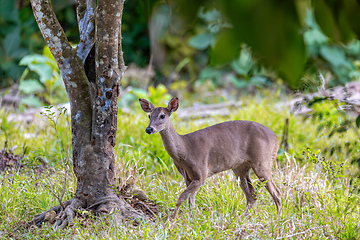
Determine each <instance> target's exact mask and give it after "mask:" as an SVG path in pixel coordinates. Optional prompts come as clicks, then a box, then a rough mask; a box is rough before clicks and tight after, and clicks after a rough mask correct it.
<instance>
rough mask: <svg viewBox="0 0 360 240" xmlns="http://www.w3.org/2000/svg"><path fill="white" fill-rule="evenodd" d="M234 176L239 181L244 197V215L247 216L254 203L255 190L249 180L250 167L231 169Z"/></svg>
mask: <svg viewBox="0 0 360 240" xmlns="http://www.w3.org/2000/svg"><path fill="white" fill-rule="evenodd" d="M233 172H234V173H235V176H236V177H237V179H239V180H240V187H241V189H242V190H243V192H244V194H245V197H246V208H245V211H244V215H248V213H249V210H250V209H251V208H252V206H253V205H254V203H255V200H256V198H255V189H254V187H253V185H252V183H251V179H250V166H249V165H246V166H240V167H237V168H235V169H233Z"/></svg>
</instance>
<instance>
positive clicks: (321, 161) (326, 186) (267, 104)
mask: <svg viewBox="0 0 360 240" xmlns="http://www.w3.org/2000/svg"><path fill="white" fill-rule="evenodd" d="M243 101H244V104H243V106H242V107H241V108H240V109H233V110H232V113H231V116H229V117H227V118H220V117H217V116H214V117H213V118H212V119H208V120H207V121H201V122H200V121H197V120H196V119H191V120H188V121H183V122H181V121H180V120H179V119H177V117H176V114H175V115H174V116H173V117H172V118H173V119H172V121H173V123H174V125H175V128H176V129H177V130H178V132H179V133H181V134H184V133H187V132H190V131H194V130H197V129H200V128H202V127H205V126H208V125H210V124H213V123H215V122H221V121H225V120H230V119H231V120H234V119H244V120H245V119H246V120H253V121H257V122H259V123H261V124H264V125H265V126H268V127H269V128H271V129H273V130H274V131H275V133H276V134H277V135H278V136H279V139H281V138H282V133H283V127H284V123H285V119H286V118H289V136H288V139H289V146H290V149H289V153H286V154H285V153H283V154H281V155H279V156H278V160H277V161H276V162H275V164H274V172H273V176H274V181H275V183H276V184H277V186H278V187H279V189H280V191H281V192H282V204H283V213H282V216H281V218H280V219H278V218H277V214H276V207H275V204H274V202H273V200H272V198H271V196H270V195H269V194H268V192H267V191H266V190H265V189H264V188H263V184H261V183H260V181H258V180H257V179H256V177H255V176H254V175H252V179H253V180H254V181H253V182H254V186H255V188H256V189H257V202H256V204H255V206H254V207H253V209H251V211H250V215H249V216H248V217H242V216H241V213H242V212H243V210H244V209H245V205H246V200H245V197H244V194H243V193H242V191H241V189H240V188H239V187H238V186H237V183H236V181H235V177H234V176H233V174H232V172H231V171H227V172H223V173H220V174H218V175H215V176H213V177H211V178H209V179H208V180H207V181H206V183H205V184H204V185H203V186H202V187H201V188H200V190H199V191H198V193H197V195H196V204H197V207H196V208H195V209H194V210H193V211H190V209H189V206H188V204H187V203H186V204H183V206H182V207H181V208H180V213H179V216H178V218H177V220H176V221H175V222H173V223H171V222H169V221H168V220H166V217H167V216H168V214H169V213H170V212H171V211H172V210H173V209H174V207H175V203H176V199H177V197H178V196H179V195H180V193H181V192H182V191H183V190H184V189H185V183H184V181H183V179H182V177H181V176H180V174H179V173H178V172H177V170H176V168H175V167H174V165H173V163H172V160H171V159H170V157H169V156H168V154H167V153H166V151H165V149H164V147H163V145H162V142H161V138H160V136H159V134H156V135H151V136H149V135H147V134H145V128H146V126H147V124H148V118H147V116H146V114H144V113H140V112H136V113H130V114H125V113H121V112H120V114H119V119H118V133H117V136H118V137H117V142H116V147H115V153H116V162H117V176H118V178H117V184H119V185H123V184H125V183H130V184H134V185H135V186H134V187H136V188H140V189H142V190H143V191H145V192H146V194H147V195H148V197H149V199H151V200H153V201H155V202H156V203H157V204H158V205H159V206H161V212H160V215H159V216H158V220H156V221H155V222H151V221H149V222H144V223H142V224H141V225H139V226H133V225H131V223H126V222H125V223H116V222H114V221H113V220H112V219H111V217H110V218H106V219H97V220H94V219H92V218H79V219H78V220H77V222H76V223H75V225H74V226H73V227H71V228H68V229H66V230H63V231H60V230H58V229H53V228H52V227H51V226H47V225H45V226H43V227H42V228H34V229H30V230H21V231H20V230H19V229H18V226H19V222H22V221H26V220H29V219H30V218H31V217H32V216H33V215H34V214H38V213H41V212H43V211H45V210H47V209H49V208H50V207H51V206H52V205H58V201H57V199H56V197H55V196H54V194H52V192H51V191H50V190H49V188H48V187H46V186H49V185H51V183H54V182H61V181H62V179H63V174H64V173H63V172H62V171H64V169H63V168H62V167H61V155H60V151H59V148H58V143H59V141H60V145H61V147H62V148H63V150H62V152H66V151H67V149H68V147H71V146H70V145H69V140H68V134H69V126H68V123H67V121H66V119H65V118H64V119H59V122H58V126H57V132H58V134H55V132H54V129H53V128H51V127H50V126H49V125H47V124H46V122H44V121H42V120H41V122H40V123H41V124H39V122H38V123H34V124H29V125H28V126H26V127H23V125H21V124H20V123H16V122H11V123H9V124H8V125H7V126H6V127H7V134H6V136H5V134H0V143H3V142H5V140H7V145H8V147H9V148H12V147H13V146H18V147H17V148H16V149H15V150H14V152H15V153H16V154H19V155H24V158H23V163H24V165H26V169H27V170H26V171H24V170H22V171H19V172H15V173H13V174H11V175H10V174H2V175H1V176H0V238H3V239H8V238H14V239H19V238H21V239H68V238H69V239H240V238H245V239H334V238H335V239H358V238H359V237H360V234H359V232H360V231H359V230H360V229H359V228H360V225H359V219H360V206H359V203H360V202H359V201H360V198H359V190H358V186H359V180H358V176H359V173H358V168H357V166H354V165H351V164H350V160H351V159H352V158H354V157H356V154H358V151H359V149H358V147H357V146H353V147H354V148H355V150H354V151H352V152H351V153H349V152H347V150H346V148H341V149H337V150H336V151H335V152H334V153H333V155H331V156H330V155H329V154H324V153H323V152H322V150H323V149H324V148H327V147H329V146H332V145H335V144H336V145H341V144H345V143H346V142H350V141H354V140H356V137H355V135H354V134H352V133H351V132H348V133H346V134H343V135H339V136H338V137H337V138H328V133H327V132H326V129H324V130H322V131H321V132H319V131H318V130H317V126H318V125H319V124H321V120H319V119H315V120H306V121H303V119H302V118H301V117H296V116H293V115H292V114H290V112H289V111H288V110H287V109H286V108H284V107H282V105H281V104H279V103H278V102H277V100H276V99H273V98H271V97H270V96H268V97H265V98H253V99H244V100H243ZM0 114H2V116H1V115H0V119H2V120H1V121H2V122H1V123H0V124H4V121H5V120H4V117H3V116H4V113H3V112H2V113H0ZM29 135H30V136H33V137H31V138H28V137H27V136H29ZM1 147H2V146H1ZM70 150H71V149H70ZM38 156H41V157H42V158H43V159H45V160H46V161H47V162H48V164H49V166H50V170H48V171H46V172H44V173H41V174H39V173H38V172H36V171H35V169H36V167H37V165H38V164H39V162H38V160H37V159H38ZM340 165H341V166H340ZM75 187H76V183H75V180H74V179H73V177H72V178H70V180H69V181H68V187H67V190H66V193H65V200H67V199H70V198H71V197H72V196H73V194H74V192H75ZM53 191H57V192H56V193H57V194H61V188H55V189H54V190H53Z"/></svg>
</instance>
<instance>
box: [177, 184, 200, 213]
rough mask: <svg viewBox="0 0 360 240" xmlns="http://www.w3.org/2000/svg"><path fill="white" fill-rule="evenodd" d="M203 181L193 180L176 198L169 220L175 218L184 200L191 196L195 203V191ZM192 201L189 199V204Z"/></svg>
mask: <svg viewBox="0 0 360 240" xmlns="http://www.w3.org/2000/svg"><path fill="white" fill-rule="evenodd" d="M203 182H204V181H200V180H193V181H192V182H191V183H190V184H189V186H188V187H187V188H186V190H185V191H184V192H183V193H182V194H181V195H180V197H179V198H178V200H177V201H176V208H175V211H174V213H173V214H172V216H171V218H173V219H174V218H176V216H177V213H178V211H179V208H180V206H181V204H183V202H185V200H186V199H188V197H189V196H191V197H192V198H193V199H194V202H195V193H196V191H197V190H198V189H199V188H200V187H201V185H202V184H203ZM191 201H193V200H192V199H190V202H191Z"/></svg>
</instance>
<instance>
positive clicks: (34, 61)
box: [19, 47, 67, 107]
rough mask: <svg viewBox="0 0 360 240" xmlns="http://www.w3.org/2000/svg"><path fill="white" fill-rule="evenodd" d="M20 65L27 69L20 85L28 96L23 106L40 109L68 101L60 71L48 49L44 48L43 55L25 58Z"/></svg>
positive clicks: (23, 100)
mask: <svg viewBox="0 0 360 240" xmlns="http://www.w3.org/2000/svg"><path fill="white" fill-rule="evenodd" d="M20 65H22V66H26V67H27V68H26V69H25V71H24V73H23V75H22V78H21V81H20V84H19V90H20V91H21V92H22V93H23V94H24V95H25V96H26V97H25V98H24V99H22V103H23V104H25V105H27V106H31V107H40V106H43V105H44V104H55V103H63V102H66V101H67V95H66V91H65V88H64V85H63V81H62V78H61V76H60V71H59V69H58V66H57V64H56V62H55V60H54V58H53V56H52V55H51V53H50V51H49V48H48V47H45V48H44V51H43V55H39V54H32V55H27V56H25V57H23V58H22V59H21V61H20Z"/></svg>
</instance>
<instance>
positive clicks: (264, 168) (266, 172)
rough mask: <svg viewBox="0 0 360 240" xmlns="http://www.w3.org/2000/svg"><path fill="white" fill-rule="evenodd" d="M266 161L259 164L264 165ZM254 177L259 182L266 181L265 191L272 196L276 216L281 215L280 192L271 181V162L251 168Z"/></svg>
mask: <svg viewBox="0 0 360 240" xmlns="http://www.w3.org/2000/svg"><path fill="white" fill-rule="evenodd" d="M266 162H268V161H263V162H260V163H266ZM252 168H253V170H254V172H255V174H256V176H258V178H259V179H260V181H266V185H265V187H266V189H267V190H268V192H269V193H270V195H271V196H272V198H273V199H274V202H275V205H276V208H277V212H278V216H280V215H281V192H280V190H279V189H278V188H277V187H276V185H275V183H274V181H273V179H272V175H271V172H272V161H271V162H270V164H266V165H264V164H257V165H254V166H252Z"/></svg>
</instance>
